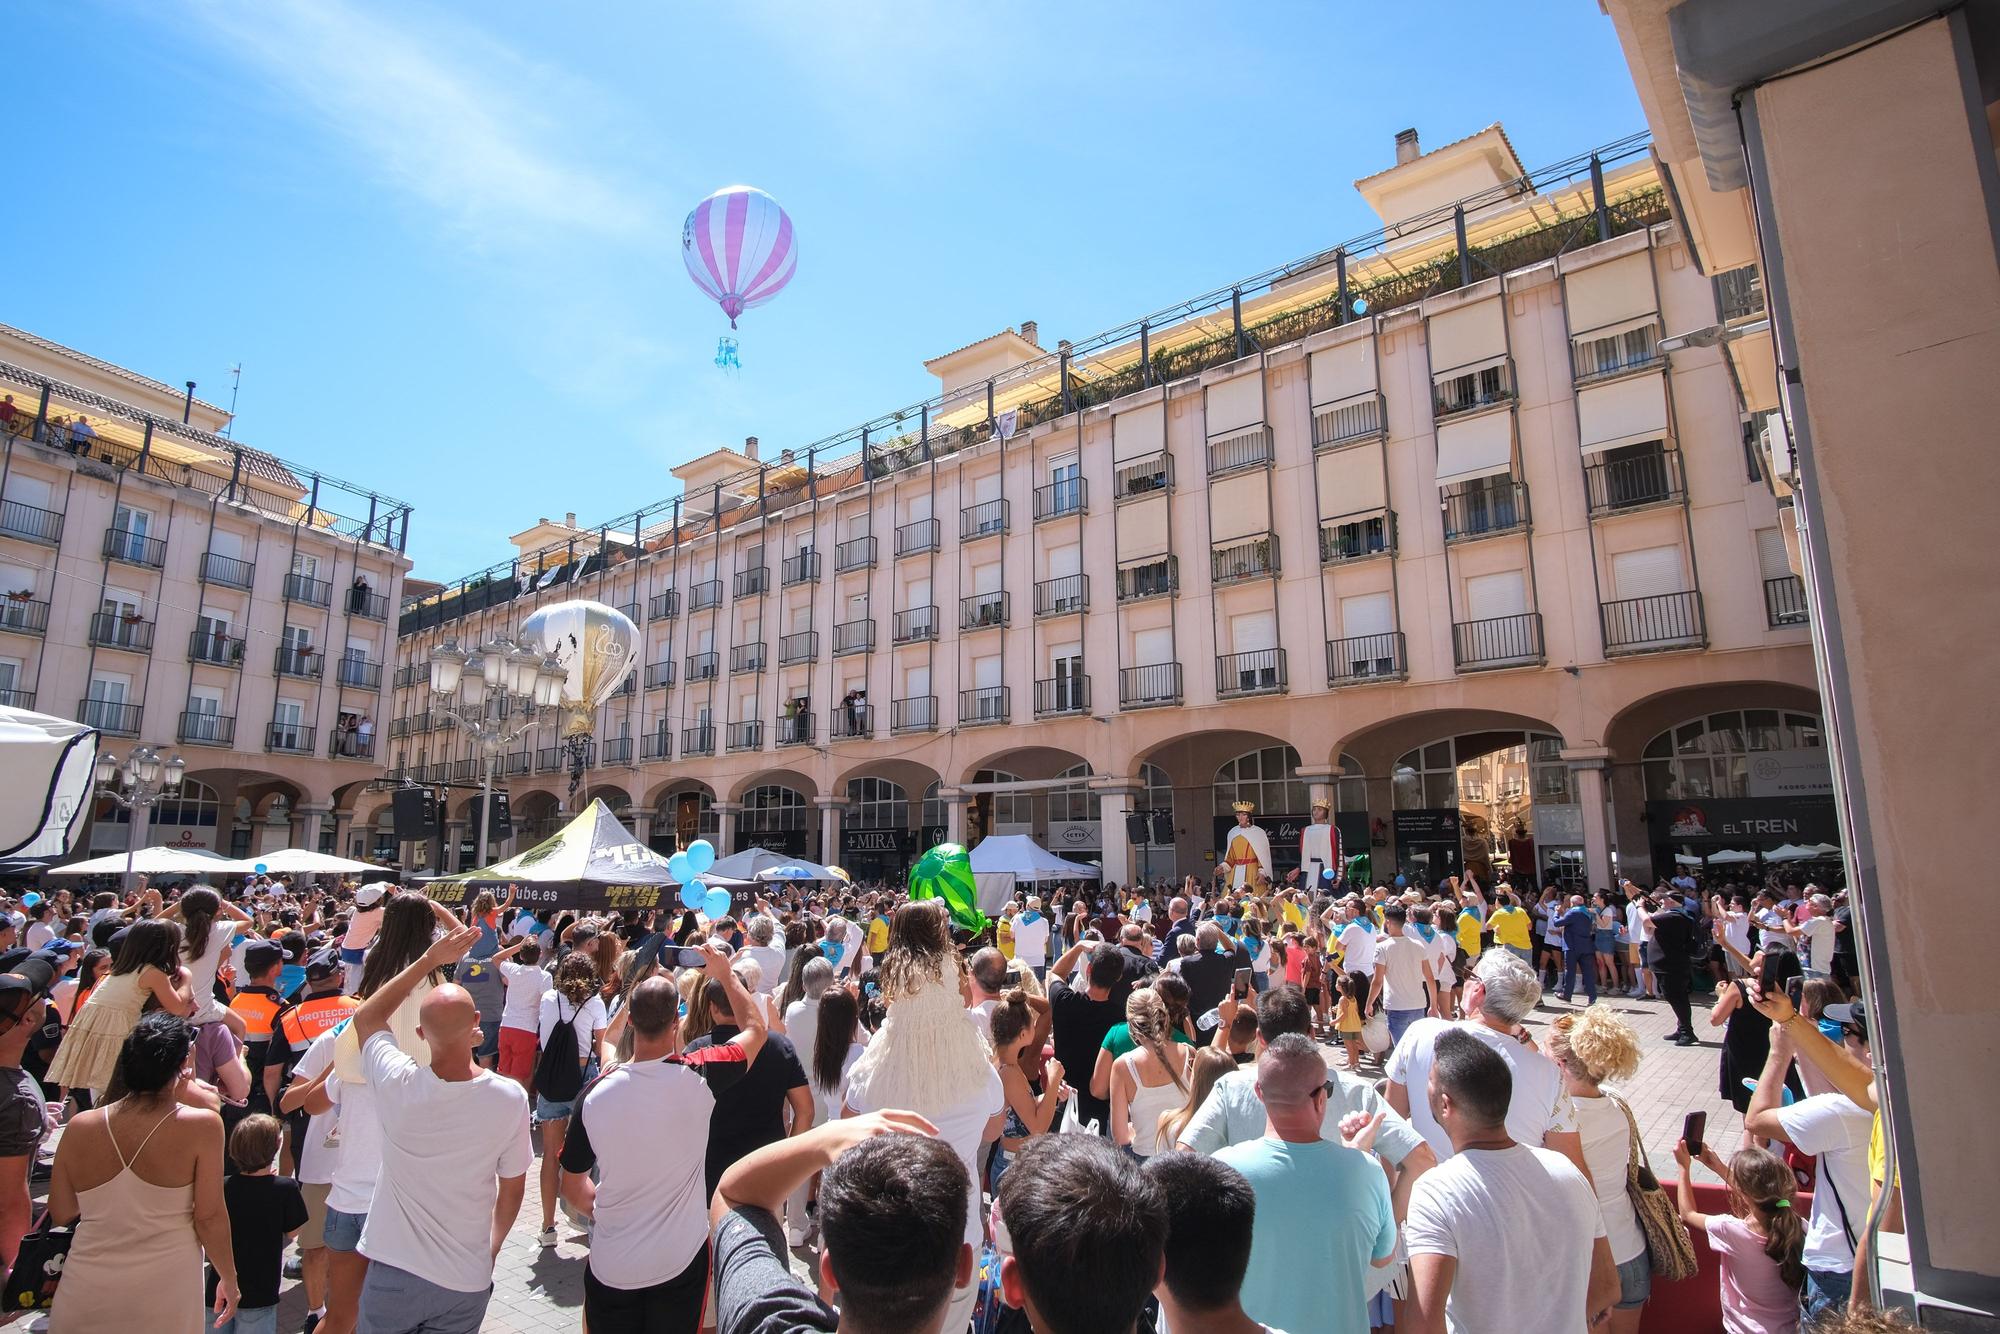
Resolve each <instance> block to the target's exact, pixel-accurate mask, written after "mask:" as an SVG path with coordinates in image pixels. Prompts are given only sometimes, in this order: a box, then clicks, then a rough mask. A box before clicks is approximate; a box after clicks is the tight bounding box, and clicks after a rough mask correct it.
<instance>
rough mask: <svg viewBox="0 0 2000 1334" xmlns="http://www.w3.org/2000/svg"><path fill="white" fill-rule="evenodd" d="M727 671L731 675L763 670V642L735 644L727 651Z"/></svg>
mask: <svg viewBox="0 0 2000 1334" xmlns="http://www.w3.org/2000/svg"><path fill="white" fill-rule="evenodd" d="M729 670H730V673H731V674H732V675H734V674H737V673H741V672H761V671H763V670H764V641H763V640H761V639H759V640H757V641H755V642H754V643H749V644H737V645H735V646H733V647H732V648H731V649H730V650H729Z"/></svg>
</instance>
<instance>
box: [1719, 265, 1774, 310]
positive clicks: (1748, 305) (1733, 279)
mask: <svg viewBox="0 0 2000 1334" xmlns="http://www.w3.org/2000/svg"><path fill="white" fill-rule="evenodd" d="M1715 313H1716V314H1717V315H1718V316H1720V317H1721V319H1722V322H1723V323H1724V324H1733V323H1734V322H1736V321H1737V320H1747V319H1751V318H1754V317H1755V316H1758V315H1762V314H1763V313H1764V278H1763V275H1762V274H1760V273H1759V272H1758V271H1757V266H1756V265H1755V264H1745V265H1744V266H1743V267H1742V268H1740V269H1727V270H1724V271H1723V272H1721V273H1718V274H1716V275H1715Z"/></svg>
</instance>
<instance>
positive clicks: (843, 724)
mask: <svg viewBox="0 0 2000 1334" xmlns="http://www.w3.org/2000/svg"><path fill="white" fill-rule="evenodd" d="M826 735H827V739H828V740H829V741H861V740H866V739H867V738H869V737H872V736H874V735H875V706H874V705H872V704H863V703H861V702H860V701H859V700H857V701H855V702H854V703H852V704H840V705H836V706H835V707H833V708H831V709H829V710H827V714H826Z"/></svg>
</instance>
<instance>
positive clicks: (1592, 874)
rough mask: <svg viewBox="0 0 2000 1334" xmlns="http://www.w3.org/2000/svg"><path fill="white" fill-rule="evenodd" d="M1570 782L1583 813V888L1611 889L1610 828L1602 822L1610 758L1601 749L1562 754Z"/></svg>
mask: <svg viewBox="0 0 2000 1334" xmlns="http://www.w3.org/2000/svg"><path fill="white" fill-rule="evenodd" d="M1562 757H1563V759H1565V760H1567V761H1568V762H1569V772H1570V777H1571V781H1572V782H1573V783H1574V784H1575V785H1576V800H1577V804H1578V805H1579V806H1580V807H1581V808H1582V812H1583V870H1584V876H1585V879H1586V882H1587V883H1586V884H1585V885H1584V888H1585V889H1586V890H1593V889H1611V888H1613V885H1612V883H1611V828H1610V822H1609V821H1608V820H1607V819H1606V818H1605V799H1606V791H1607V789H1606V785H1607V784H1608V783H1609V781H1610V777H1611V775H1610V773H1609V771H1608V768H1607V762H1608V760H1609V755H1608V753H1607V752H1606V751H1604V750H1603V749H1602V748H1597V749H1593V750H1565V751H1563V752H1562Z"/></svg>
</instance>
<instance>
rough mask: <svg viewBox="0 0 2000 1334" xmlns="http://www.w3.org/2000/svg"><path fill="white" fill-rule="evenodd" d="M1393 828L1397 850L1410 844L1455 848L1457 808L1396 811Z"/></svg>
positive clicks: (1439, 807)
mask: <svg viewBox="0 0 2000 1334" xmlns="http://www.w3.org/2000/svg"><path fill="white" fill-rule="evenodd" d="M1395 828H1396V846H1397V847H1399V848H1400V847H1406V846H1408V845H1409V844H1412V843H1449V844H1451V845H1452V846H1453V847H1457V846H1458V808H1457V807H1456V806H1438V807H1427V808H1425V809H1422V810H1414V811H1397V812H1396V820H1395Z"/></svg>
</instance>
